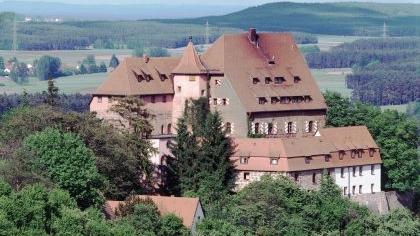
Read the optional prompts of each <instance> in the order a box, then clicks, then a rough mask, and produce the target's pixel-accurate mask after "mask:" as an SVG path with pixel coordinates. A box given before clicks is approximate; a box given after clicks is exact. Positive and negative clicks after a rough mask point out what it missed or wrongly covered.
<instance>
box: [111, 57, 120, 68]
mask: <svg viewBox="0 0 420 236" xmlns="http://www.w3.org/2000/svg"><path fill="white" fill-rule="evenodd" d="M119 64H120V61H119V60H118V58H117V57H116V56H115V54H112V57H111V60H110V61H109V67H111V68H114V69H115V68H117V66H118V65H119Z"/></svg>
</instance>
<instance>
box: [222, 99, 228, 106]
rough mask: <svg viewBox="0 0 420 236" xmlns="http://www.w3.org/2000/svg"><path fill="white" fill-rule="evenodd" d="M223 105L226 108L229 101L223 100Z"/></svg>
mask: <svg viewBox="0 0 420 236" xmlns="http://www.w3.org/2000/svg"><path fill="white" fill-rule="evenodd" d="M222 104H223V106H226V105H227V100H226V98H223V99H222Z"/></svg>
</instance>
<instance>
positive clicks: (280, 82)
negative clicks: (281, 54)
mask: <svg viewBox="0 0 420 236" xmlns="http://www.w3.org/2000/svg"><path fill="white" fill-rule="evenodd" d="M284 81H286V80H285V79H284V77H274V84H282V83H283V82H284Z"/></svg>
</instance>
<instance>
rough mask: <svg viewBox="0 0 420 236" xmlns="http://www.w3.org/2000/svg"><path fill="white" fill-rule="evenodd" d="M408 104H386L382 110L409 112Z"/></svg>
mask: <svg viewBox="0 0 420 236" xmlns="http://www.w3.org/2000/svg"><path fill="white" fill-rule="evenodd" d="M407 106H408V104H401V105H386V106H381V109H382V110H387V109H389V110H397V111H399V112H404V113H405V112H407Z"/></svg>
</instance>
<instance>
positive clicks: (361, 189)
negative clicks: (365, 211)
mask: <svg viewBox="0 0 420 236" xmlns="http://www.w3.org/2000/svg"><path fill="white" fill-rule="evenodd" d="M362 193H363V185H359V194H362Z"/></svg>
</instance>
